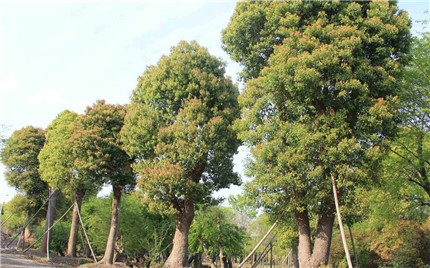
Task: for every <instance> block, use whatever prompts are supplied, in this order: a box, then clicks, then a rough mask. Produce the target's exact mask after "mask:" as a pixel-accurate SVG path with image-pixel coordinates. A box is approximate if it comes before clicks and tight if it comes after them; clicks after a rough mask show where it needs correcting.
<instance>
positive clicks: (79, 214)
mask: <svg viewBox="0 0 430 268" xmlns="http://www.w3.org/2000/svg"><path fill="white" fill-rule="evenodd" d="M76 207H77V210H78V216H79V221H80V222H81V227H82V230H83V231H84V235H85V238H86V239H87V243H88V246H89V247H90V250H91V254H92V255H93V258H94V261H95V262H96V263H97V259H96V255H94V252H93V248H92V247H91V244H90V240H89V239H88V236H87V232H86V231H85V227H84V223H83V222H82V217H81V212H79V207H78V204H76Z"/></svg>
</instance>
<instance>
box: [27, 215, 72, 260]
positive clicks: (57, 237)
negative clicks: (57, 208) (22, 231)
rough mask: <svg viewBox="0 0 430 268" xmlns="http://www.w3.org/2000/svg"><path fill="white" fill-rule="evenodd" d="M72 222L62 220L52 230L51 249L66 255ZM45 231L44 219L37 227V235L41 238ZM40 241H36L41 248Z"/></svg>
mask: <svg viewBox="0 0 430 268" xmlns="http://www.w3.org/2000/svg"><path fill="white" fill-rule="evenodd" d="M69 231H70V222H68V223H67V222H66V223H64V222H61V223H58V224H57V225H55V226H54V227H53V228H52V229H51V232H50V235H51V243H50V244H49V251H50V252H55V253H58V254H60V255H61V256H64V254H65V253H66V251H67V242H68V240H69ZM44 232H45V222H44V221H42V222H41V223H40V225H39V226H38V227H37V228H36V231H35V237H36V238H39V237H41V236H42V235H43V233H44ZM40 243H41V242H40V241H39V242H38V243H36V247H38V248H40Z"/></svg>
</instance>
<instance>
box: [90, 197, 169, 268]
mask: <svg viewBox="0 0 430 268" xmlns="http://www.w3.org/2000/svg"><path fill="white" fill-rule="evenodd" d="M139 193H140V192H139V191H137V192H134V193H130V194H127V195H125V196H124V198H122V200H121V209H120V210H121V218H120V224H119V231H118V243H117V249H118V251H119V252H122V254H121V255H122V256H123V257H125V258H126V259H127V260H128V261H129V262H132V261H134V260H137V262H138V263H142V264H146V265H149V264H151V263H155V261H156V260H157V258H158V257H160V255H163V254H166V253H168V252H167V250H168V249H169V246H170V245H171V242H172V239H171V237H172V234H173V232H174V219H173V218H172V217H163V216H161V215H158V214H154V213H151V212H149V211H148V210H147V208H146V207H145V206H144V205H142V204H141V203H140V200H139V199H140V197H138V194H139ZM112 197H113V195H111V196H109V197H106V198H97V197H92V198H90V199H89V200H88V202H85V204H83V205H82V217H83V219H84V221H85V224H86V227H87V233H88V236H89V237H90V238H91V245H92V246H93V249H94V250H96V251H97V252H104V251H105V250H106V244H107V240H108V236H109V229H110V222H109V219H110V217H111V214H112V211H111V209H110V206H109V204H111V203H112ZM136 234H138V235H136Z"/></svg>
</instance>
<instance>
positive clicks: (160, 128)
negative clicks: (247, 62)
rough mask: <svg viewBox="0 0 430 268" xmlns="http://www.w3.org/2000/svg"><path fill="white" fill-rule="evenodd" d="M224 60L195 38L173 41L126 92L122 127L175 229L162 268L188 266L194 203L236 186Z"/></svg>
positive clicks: (234, 112) (232, 98)
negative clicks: (130, 92) (128, 97)
mask: <svg viewBox="0 0 430 268" xmlns="http://www.w3.org/2000/svg"><path fill="white" fill-rule="evenodd" d="M224 74H225V65H224V63H222V62H221V61H220V60H219V59H217V58H215V57H213V56H211V55H209V53H208V52H207V50H206V49H205V48H203V47H201V46H199V45H198V44H197V43H196V42H191V43H187V42H185V41H182V42H180V43H179V44H178V45H177V46H176V47H172V48H171V52H170V55H169V56H163V57H162V58H161V59H160V60H159V62H158V64H157V65H155V66H150V67H148V68H147V69H146V71H145V72H144V73H143V75H142V76H141V77H139V83H138V86H137V88H136V89H135V90H134V92H133V95H132V104H131V105H130V107H129V110H128V114H127V117H126V124H125V126H124V129H123V132H122V134H123V140H124V143H125V144H126V146H127V150H128V152H129V154H130V155H131V156H132V157H133V158H135V159H136V164H135V166H134V167H135V170H136V171H137V172H139V177H140V178H139V185H140V187H141V188H142V190H143V191H144V192H145V195H146V200H147V201H148V202H149V205H150V208H151V209H157V210H158V211H161V212H164V213H171V214H174V215H175V217H176V223H177V226H176V232H175V235H174V240H173V249H172V252H171V254H170V256H169V258H168V259H167V261H166V263H165V267H183V266H186V265H187V250H188V232H189V228H190V225H191V222H192V220H193V218H194V205H195V204H196V203H209V202H210V200H211V197H210V194H211V193H212V192H213V191H216V190H218V189H221V188H224V187H228V186H229V185H230V184H232V183H233V184H238V183H239V179H238V176H237V174H236V173H234V172H233V170H232V167H233V164H232V157H233V154H235V153H236V151H237V148H238V145H239V141H238V140H237V138H236V133H235V131H233V129H232V128H231V123H232V122H233V121H234V120H235V119H236V118H237V116H238V112H239V110H238V103H237V95H238V91H237V88H236V87H235V86H234V85H233V84H232V82H231V81H230V79H229V78H225V77H224Z"/></svg>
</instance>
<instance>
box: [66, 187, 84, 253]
mask: <svg viewBox="0 0 430 268" xmlns="http://www.w3.org/2000/svg"><path fill="white" fill-rule="evenodd" d="M83 196H84V192H79V193H76V194H75V196H74V201H75V205H74V207H73V217H72V225H71V226H70V235H69V242H68V244H67V256H71V257H76V242H77V241H78V230H79V215H78V211H81V205H82V197H83Z"/></svg>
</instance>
